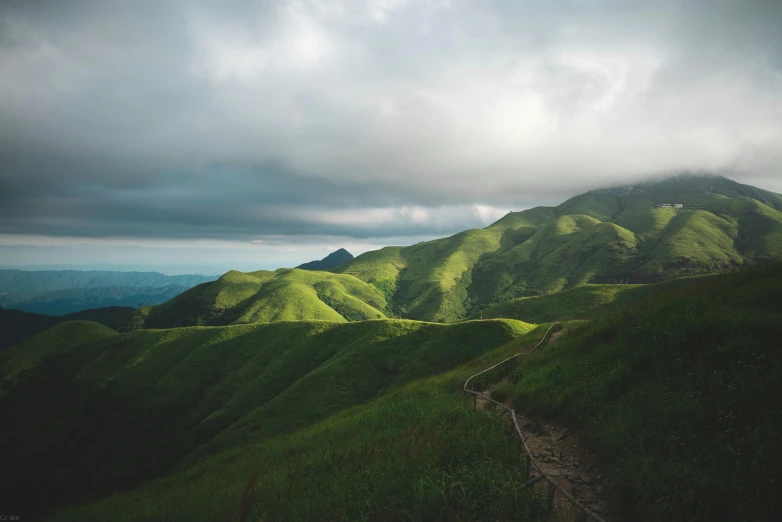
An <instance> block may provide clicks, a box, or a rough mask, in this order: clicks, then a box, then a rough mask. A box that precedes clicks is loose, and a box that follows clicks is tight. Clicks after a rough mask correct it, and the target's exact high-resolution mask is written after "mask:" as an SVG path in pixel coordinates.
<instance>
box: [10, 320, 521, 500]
mask: <svg viewBox="0 0 782 522" xmlns="http://www.w3.org/2000/svg"><path fill="white" fill-rule="evenodd" d="M531 328H532V327H531V326H530V325H527V324H525V323H521V322H518V321H508V320H496V321H476V322H466V323H460V324H454V325H438V324H431V323H419V322H413V321H403V320H401V321H387V320H385V321H362V322H356V323H336V322H326V321H298V322H282V321H281V322H275V323H264V324H246V325H236V326H228V327H220V328H204V327H190V328H176V329H170V330H139V331H134V332H129V333H126V334H117V333H115V332H113V331H111V330H109V329H105V327H102V326H100V325H95V324H94V323H66V324H63V325H60V326H58V327H57V328H56V329H54V330H52V331H48V332H44V333H42V334H40V335H39V336H37V337H36V338H34V339H30V340H29V341H28V343H25V345H20V346H19V347H17V348H14V349H11V350H7V351H5V352H4V353H3V354H2V355H0V364H1V365H2V368H3V370H2V371H3V379H2V381H1V382H0V384H1V385H2V389H0V423H3V424H11V423H12V424H13V425H14V429H13V430H4V431H3V432H2V433H0V444H2V446H3V447H6V448H7V447H14V448H16V449H17V450H16V451H15V452H14V454H13V455H9V456H8V458H7V459H6V460H7V463H6V464H7V465H9V466H11V467H12V468H13V469H15V470H17V471H18V472H17V473H14V474H13V476H11V475H10V474H7V475H5V476H4V478H3V479H2V483H0V491H2V493H3V498H0V501H2V503H3V505H5V506H19V505H20V503H23V504H24V506H25V507H26V508H27V509H26V510H24V511H20V512H28V510H29V509H30V507H31V506H42V507H53V506H55V505H63V504H64V503H66V502H71V503H72V502H77V501H84V500H87V499H90V498H97V497H99V496H101V495H105V494H108V493H110V492H111V491H115V490H117V489H124V488H128V487H134V486H137V485H139V484H140V483H141V482H142V481H144V480H148V479H150V478H152V477H154V476H158V475H160V474H162V473H165V472H166V471H168V470H169V469H170V468H171V467H172V466H178V467H181V468H183V467H186V466H187V465H190V464H193V463H195V462H197V461H199V460H200V459H202V458H204V457H205V456H207V455H209V454H211V453H214V452H221V451H225V450H227V449H229V448H233V447H236V446H237V445H242V444H246V443H247V442H248V441H254V442H260V441H262V440H264V439H266V438H269V437H272V436H276V435H282V434H285V433H290V432H292V431H294V430H297V429H301V428H304V427H306V426H308V425H310V424H312V423H313V422H315V421H317V420H319V419H322V418H324V417H326V416H328V415H331V414H334V413H336V412H339V411H341V410H343V409H345V408H348V407H351V406H354V405H356V404H361V403H365V402H367V401H370V400H372V399H374V398H376V397H378V396H380V395H383V394H385V393H387V392H389V391H390V390H392V389H393V388H395V387H398V386H399V385H401V384H404V383H407V382H410V381H412V380H416V379H420V378H423V377H425V376H427V375H431V374H433V373H437V372H442V371H446V370H449V369H451V368H453V367H455V366H456V365H458V364H461V363H464V362H466V361H469V360H471V359H473V358H474V357H476V356H478V355H480V354H482V353H484V352H485V351H486V350H489V349H491V348H496V347H498V346H501V345H503V344H505V343H507V342H509V341H511V340H513V339H514V338H515V337H517V336H518V335H521V334H523V333H525V332H527V331H529V330H530V329H531ZM96 329H97V331H96ZM53 340H56V342H53ZM22 370H26V371H22ZM45 426H50V428H49V429H45ZM51 427H56V429H51ZM53 470H57V472H54V471H53ZM42 492H48V493H47V494H46V495H47V496H46V498H44V497H43V496H42Z"/></svg>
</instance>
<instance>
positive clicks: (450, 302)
mask: <svg viewBox="0 0 782 522" xmlns="http://www.w3.org/2000/svg"><path fill="white" fill-rule="evenodd" d="M663 203H681V204H683V205H685V206H686V208H684V209H673V208H655V205H658V204H663ZM774 259H782V196H780V195H778V194H773V193H770V192H766V191H763V190H760V189H756V188H754V187H749V186H747V185H741V184H739V183H735V182H733V181H731V180H728V179H726V178H723V177H692V176H681V177H677V178H672V179H669V180H666V181H663V182H656V183H647V184H643V185H638V186H635V187H623V188H615V189H606V190H599V191H593V192H590V193H587V194H583V195H581V196H577V197H575V198H572V199H570V200H568V201H566V202H565V203H563V204H562V205H560V206H558V207H553V208H544V207H537V208H533V209H530V210H525V211H523V212H513V213H510V214H508V215H506V216H505V217H503V218H502V219H500V220H499V221H498V222H496V223H494V224H493V225H491V226H489V227H487V228H485V229H482V230H468V231H466V232H462V233H460V234H456V235H455V236H452V237H448V238H445V239H440V240H436V241H429V242H426V243H420V244H417V245H413V246H410V247H389V248H384V249H381V250H379V251H375V252H368V253H365V254H362V255H360V256H358V257H357V258H356V259H355V260H353V261H351V262H349V263H347V264H345V265H342V266H340V267H338V268H337V269H335V271H336V272H339V273H342V274H351V275H354V276H355V277H357V278H359V279H361V280H363V281H366V282H367V283H370V284H372V285H373V286H374V287H376V288H377V289H379V290H380V291H382V292H383V293H384V295H385V298H386V301H387V302H388V303H389V310H392V311H393V312H394V313H395V314H397V315H399V316H401V317H408V318H414V319H422V320H429V321H445V322H447V321H454V320H458V319H462V318H464V317H468V316H470V315H472V314H474V313H476V312H478V311H479V310H481V309H484V308H487V307H489V306H491V305H493V304H496V303H500V302H503V301H507V300H510V299H515V298H519V297H526V296H534V295H542V294H550V293H553V292H557V291H560V290H563V289H568V288H574V287H578V286H582V285H585V284H616V283H634V284H638V283H651V282H658V281H664V280H669V279H673V278H676V277H681V276H690V275H699V274H708V273H715V272H725V271H729V270H733V269H735V268H737V267H740V266H744V265H746V264H754V263H762V262H767V261H770V260H774Z"/></svg>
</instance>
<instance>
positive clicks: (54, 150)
mask: <svg viewBox="0 0 782 522" xmlns="http://www.w3.org/2000/svg"><path fill="white" fill-rule="evenodd" d="M781 27H782V2H779V1H777V0H746V1H738V0H708V1H707V0H702V1H696V0H691V1H674V0H670V1H669V0H659V1H654V2H650V1H648V0H643V1H627V0H621V1H620V0H615V1H602V2H601V1H563V2H556V1H549V0H537V1H521V0H508V1H499V0H495V1H492V0H474V1H459V0H417V1H415V0H370V1H364V2H361V1H350V0H291V1H283V0H280V1H248V0H228V1H222V2H183V1H178V0H166V1H159V0H154V1H139V0H136V1H123V2H113V1H108V0H95V1H90V2H88V1H78V0H73V1H68V2H60V1H54V0H51V1H46V0H16V1H14V0H10V1H9V0H5V1H0V265H5V266H7V265H30V264H37V265H42V264H45V265H52V264H68V265H84V264H88V265H99V264H116V265H127V266H134V267H136V266H138V267H140V266H145V267H157V268H159V269H161V270H163V271H167V272H176V271H179V270H183V269H185V268H184V267H188V270H190V269H191V267H192V270H193V271H198V270H201V271H210V272H215V273H216V272H219V271H225V270H227V269H228V268H239V269H245V270H249V269H258V268H273V267H278V266H291V265H296V264H299V263H301V262H304V261H309V260H311V259H315V258H320V257H323V256H324V255H325V254H327V253H328V252H329V251H330V249H331V250H333V249H335V248H339V247H345V248H348V250H350V251H351V252H353V253H360V252H362V251H365V250H368V249H373V248H378V247H380V246H383V245H387V244H410V243H415V242H417V241H420V240H422V239H428V238H432V237H440V236H444V235H448V234H451V233H453V232H456V231H459V230H463V229H465V228H471V227H481V226H485V225H487V224H489V223H491V222H492V221H494V220H496V219H497V218H498V217H500V216H502V215H503V214H504V213H506V212H507V211H508V210H511V209H512V210H520V209H524V208H528V207H531V206H535V205H540V204H557V203H559V202H561V201H562V200H564V199H566V198H567V197H569V196H572V195H575V194H577V193H580V192H583V191H585V190H588V189H590V188H595V187H600V186H605V185H609V184H615V183H618V184H625V183H629V182H633V181H634V180H637V179H640V178H642V177H647V176H661V175H666V174H670V173H676V172H681V171H707V172H715V173H722V174H725V175H728V176H729V177H732V178H733V179H735V180H737V181H742V182H745V183H749V184H753V185H756V186H760V187H762V188H765V189H768V190H773V191H776V192H782V170H781V169H780V165H782V30H780V28H781ZM198 267H201V268H198Z"/></svg>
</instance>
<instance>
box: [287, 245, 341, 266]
mask: <svg viewBox="0 0 782 522" xmlns="http://www.w3.org/2000/svg"><path fill="white" fill-rule="evenodd" d="M353 259H354V258H353V254H351V253H350V252H348V251H347V250H345V249H344V248H340V249H339V250H336V251H334V252H332V253H330V254H329V255H327V256H326V257H324V258H323V259H321V260H320V261H310V262H309V263H304V264H303V265H299V266H297V267H296V268H301V269H302V270H331V269H332V268H336V267H338V266H339V265H341V264H343V263H347V262H348V261H352V260H353Z"/></svg>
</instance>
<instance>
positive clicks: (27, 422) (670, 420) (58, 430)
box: [0, 264, 782, 522]
mask: <svg viewBox="0 0 782 522" xmlns="http://www.w3.org/2000/svg"><path fill="white" fill-rule="evenodd" d="M694 281H696V282H695V283H692V284H685V285H678V286H676V285H670V286H665V285H661V286H659V287H658V291H656V292H654V293H652V294H649V295H647V296H646V297H643V298H639V299H634V300H633V301H632V302H630V303H628V304H627V305H626V306H623V307H622V308H621V309H618V310H614V311H613V312H611V313H608V314H606V315H603V316H601V317H600V318H597V319H593V320H590V321H588V322H584V321H575V322H571V323H567V324H565V325H564V332H563V334H562V335H561V336H559V337H558V339H557V340H556V341H555V342H553V343H547V344H545V345H543V346H541V347H540V348H539V349H538V350H537V351H535V352H534V353H533V354H531V355H529V356H527V357H524V358H521V359H520V360H519V362H518V363H517V364H509V365H503V366H501V367H499V368H498V370H497V373H496V374H484V375H483V376H481V378H480V379H479V380H481V381H485V382H482V383H481V384H479V386H483V385H485V384H487V383H489V382H496V381H497V380H500V379H503V380H504V382H505V389H506V390H507V392H508V394H507V398H508V400H510V401H513V402H514V403H515V404H516V405H517V407H518V408H519V409H520V410H522V411H524V412H526V414H531V415H533V417H532V418H541V417H542V418H547V417H556V418H558V419H560V421H561V422H563V423H567V424H568V425H569V426H570V427H571V429H572V430H573V431H577V433H578V434H579V435H578V436H579V437H582V438H583V440H585V441H587V442H588V444H589V447H590V448H591V449H593V450H595V451H597V452H599V454H600V455H601V456H602V460H603V464H604V468H603V469H605V471H606V473H607V474H608V476H609V477H610V479H611V480H610V484H612V485H613V486H612V487H613V488H615V491H614V492H613V494H615V495H617V497H618V499H619V503H620V507H621V508H622V509H623V510H624V512H623V513H622V515H623V516H622V517H621V519H622V520H638V521H641V522H651V521H658V520H670V521H672V522H683V521H685V520H746V521H748V522H762V521H767V520H775V519H776V516H777V515H778V504H777V499H778V498H779V495H780V484H778V483H777V482H776V481H774V480H773V477H775V476H776V473H777V470H778V469H779V466H780V465H782V453H780V447H779V444H778V443H777V441H778V435H779V433H780V431H781V430H782V416H780V410H779V408H778V404H777V400H776V396H775V395H774V394H773V393H772V392H773V390H774V389H778V388H779V386H780V385H781V384H782V352H780V351H779V350H778V349H777V346H778V344H779V343H778V339H779V338H780V336H782V321H781V320H780V319H781V318H782V308H780V307H782V294H781V292H782V265H780V264H771V265H766V266H762V267H751V268H749V269H744V270H741V271H738V272H736V273H731V274H724V275H718V276H714V277H706V278H697V279H695V280H694ZM532 328H533V327H532V326H531V325H528V324H525V323H522V322H518V321H512V320H484V321H467V322H462V323H456V324H448V325H440V324H434V323H421V322H415V321H406V320H381V321H363V322H356V323H335V322H326V321H320V322H317V321H316V322H308V321H297V322H284V321H282V322H275V323H266V324H245V325H235V326H227V327H218V328H203V327H189V328H177V329H171V330H148V331H135V332H129V333H125V334H117V333H114V332H112V331H111V330H109V329H106V328H104V327H101V326H100V325H96V324H94V323H79V322H70V323H63V324H61V325H58V326H57V327H55V328H53V329H52V330H49V331H47V332H44V333H42V334H40V335H39V336H38V337H36V338H33V339H30V340H29V341H27V342H26V343H23V344H22V345H19V346H17V347H14V348H12V349H10V350H6V351H5V352H4V353H2V354H0V361H1V362H0V367H1V368H2V369H1V370H0V372H2V378H0V383H1V384H2V387H1V388H0V422H2V423H3V424H4V425H6V426H13V429H9V430H2V431H0V444H2V445H3V447H13V448H17V450H16V451H14V452H10V453H8V454H7V456H6V460H7V461H8V464H7V465H9V466H12V469H14V470H17V473H14V474H13V476H11V475H10V474H5V475H2V476H0V481H2V482H0V501H1V502H2V503H3V505H5V506H10V507H11V508H12V509H15V510H17V509H18V507H17V506H21V505H23V504H25V503H26V504H25V505H33V506H36V507H38V508H39V509H40V511H39V512H38V514H39V515H46V514H48V515H51V516H50V519H51V520H58V521H76V520H79V521H84V520H87V521H103V520H126V521H154V520H160V519H166V518H167V519H170V520H202V521H208V520H223V519H241V516H242V514H245V515H246V519H247V520H259V519H269V520H302V519H305V520H306V519H327V520H340V519H347V520H389V519H390V520H394V519H399V518H400V517H403V518H404V517H406V518H408V519H411V520H443V521H445V520H453V519H454V518H455V519H463V520H487V519H490V520H528V521H543V520H550V518H547V516H546V513H545V509H544V503H543V502H542V499H541V498H540V497H538V496H536V494H535V493H534V490H530V489H527V490H524V489H522V488H521V487H520V486H521V484H522V483H523V482H524V479H523V466H520V465H519V454H518V448H517V445H516V444H513V443H511V442H510V441H508V439H507V437H508V432H507V430H508V426H507V422H506V421H505V420H504V418H503V417H502V416H501V415H499V414H495V413H492V412H491V411H488V412H487V411H473V410H472V409H471V407H470V406H469V405H468V404H466V403H465V402H464V399H463V397H462V396H461V395H460V394H459V393H458V392H459V391H460V389H461V386H462V384H463V383H464V379H466V377H467V376H469V375H472V374H474V373H476V372H477V371H478V370H481V369H484V368H488V367H490V366H493V365H494V364H496V363H497V362H499V361H501V360H504V359H505V358H507V357H508V356H509V355H511V354H515V353H518V352H519V351H526V350H527V349H529V348H531V347H532V346H535V345H536V344H537V341H538V340H539V339H540V337H541V335H542V331H544V330H545V329H546V325H541V326H540V327H538V328H536V329H534V330H532ZM153 479H154V480H153ZM117 491H125V492H123V493H120V494H114V493H116V492H117ZM93 501H94V502H93ZM75 504H82V505H78V506H74V505H75ZM66 505H68V506H72V507H70V508H68V509H64V510H61V511H58V512H56V513H52V509H54V508H56V507H58V506H66ZM20 512H21V511H20ZM26 512H29V510H28V511H26Z"/></svg>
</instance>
